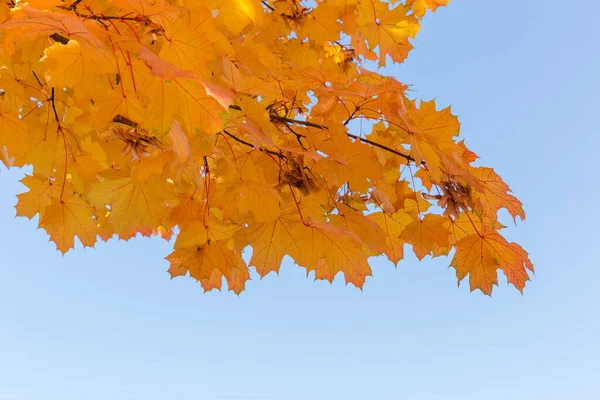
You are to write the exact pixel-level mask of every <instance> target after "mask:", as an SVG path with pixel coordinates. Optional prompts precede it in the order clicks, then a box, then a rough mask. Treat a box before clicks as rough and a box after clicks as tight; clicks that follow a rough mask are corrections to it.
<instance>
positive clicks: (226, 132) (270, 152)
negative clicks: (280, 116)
mask: <svg viewBox="0 0 600 400" xmlns="http://www.w3.org/2000/svg"><path fill="white" fill-rule="evenodd" d="M221 133H224V134H225V135H227V136H229V137H230V138H232V139H233V140H235V141H236V142H238V143H241V144H243V145H246V146H248V147H251V148H253V149H256V146H254V145H253V144H252V143H250V142H246V141H245V140H243V139H240V138H239V137H237V136H235V135H234V134H232V133H230V132H228V131H226V130H225V129H223V130H222V131H221ZM258 150H259V151H262V152H265V153H269V154H273V155H274V156H277V157H280V158H285V156H284V155H283V154H281V153H279V152H277V151H273V150H269V149H267V148H265V147H259V148H258Z"/></svg>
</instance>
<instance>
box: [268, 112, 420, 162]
mask: <svg viewBox="0 0 600 400" xmlns="http://www.w3.org/2000/svg"><path fill="white" fill-rule="evenodd" d="M355 112H356V111H355ZM270 117H271V120H275V121H281V122H287V123H292V124H298V125H304V126H309V127H311V128H318V129H324V130H328V129H329V127H327V126H324V125H320V124H316V123H314V122H310V121H301V120H297V119H291V118H286V117H282V116H280V115H271V116H270ZM346 135H347V136H349V137H351V138H353V139H358V140H360V141H361V142H363V143H366V144H370V145H371V146H375V147H378V148H380V149H382V150H385V151H389V152H390V153H393V154H395V155H397V156H400V157H403V158H404V159H406V160H407V161H413V162H414V161H415V159H414V158H412V157H411V156H409V155H408V154H404V153H401V152H399V151H398V150H394V149H392V148H391V147H387V146H385V145H383V144H380V143H377V142H374V141H372V140H369V139H365V138H363V137H361V136H358V135H354V134H352V133H349V132H346Z"/></svg>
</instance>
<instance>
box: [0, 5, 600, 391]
mask: <svg viewBox="0 0 600 400" xmlns="http://www.w3.org/2000/svg"><path fill="white" fill-rule="evenodd" d="M599 14H600V4H599V3H598V2H595V1H591V0H589V1H585V0H583V1H578V2H564V1H560V2H559V1H540V0H528V1H522V0H521V1H503V2H499V1H487V0H486V1H482V0H454V1H453V2H452V3H451V6H450V7H449V8H446V9H440V10H439V12H438V13H437V14H436V15H434V16H430V17H428V18H426V20H425V22H424V27H423V29H422V31H421V33H420V36H419V37H418V39H417V40H416V43H415V46H416V49H415V50H414V51H413V53H412V54H411V56H410V57H409V59H408V61H407V63H406V64H404V65H403V66H401V67H400V68H397V69H395V70H394V73H395V74H397V76H398V77H399V78H400V79H401V80H402V81H404V82H410V83H412V84H414V90H415V96H418V97H422V98H425V99H430V98H433V97H436V99H437V101H438V103H439V105H441V106H445V105H449V104H452V107H453V110H454V111H455V112H456V113H458V115H459V117H460V119H461V121H462V124H463V125H462V136H463V137H464V138H466V142H467V144H468V145H469V146H470V147H471V148H472V149H473V150H474V151H476V152H477V153H478V154H479V155H480V156H481V157H482V159H483V163H484V164H485V165H489V166H492V167H494V168H495V169H496V171H498V172H499V173H500V174H501V176H503V177H504V178H505V180H506V181H507V182H508V183H509V184H510V186H511V187H512V189H513V190H514V191H515V193H516V194H517V195H518V197H519V198H520V199H521V200H522V201H523V202H524V203H525V207H526V212H527V213H528V219H527V221H526V222H525V223H522V224H519V225H518V226H517V227H516V228H515V227H511V228H510V229H508V230H507V236H508V237H509V239H510V240H515V241H518V242H519V243H521V244H522V245H523V246H524V247H525V248H526V249H527V250H528V251H529V252H530V255H531V257H532V260H533V262H534V263H535V266H536V268H537V272H536V277H535V278H534V279H533V281H532V282H530V283H529V285H528V286H527V288H526V289H525V294H524V295H523V296H522V295H521V294H519V292H518V291H516V290H515V289H514V288H512V287H507V286H506V283H505V282H501V285H500V287H499V288H496V289H495V292H494V296H493V298H489V297H485V296H483V295H481V293H479V292H476V293H469V290H468V287H467V286H466V285H461V286H460V287H459V288H457V285H456V281H455V277H454V271H453V270H452V269H448V268H447V266H448V264H449V259H444V258H442V259H436V260H431V259H426V260H424V261H423V262H421V263H418V262H417V261H416V259H415V258H414V256H410V257H408V258H407V259H406V260H405V261H403V262H402V263H401V264H400V267H399V268H398V269H397V270H396V269H394V268H393V267H392V266H391V264H390V263H388V262H387V261H383V260H378V261H376V262H375V263H374V265H373V269H374V278H371V279H368V280H367V284H366V285H365V287H364V291H363V292H360V291H359V290H357V289H355V288H353V287H346V286H345V285H344V284H343V280H342V279H339V278H338V280H336V281H335V282H334V283H333V285H330V284H329V283H327V282H320V281H318V282H314V281H313V280H312V279H306V277H305V275H304V272H303V270H302V269H300V268H298V267H293V266H292V265H291V263H290V262H289V260H288V262H287V264H286V265H285V266H284V267H283V268H282V273H281V275H280V276H279V277H277V276H274V275H270V276H268V277H267V278H265V279H263V280H258V279H256V275H254V276H253V278H255V279H254V280H253V281H251V282H250V283H249V284H248V285H247V288H248V290H247V291H246V292H244V293H243V294H242V295H241V296H240V297H237V296H235V295H233V294H231V293H219V292H215V293H210V294H203V293H202V290H201V289H200V288H199V286H198V285H197V284H196V283H195V282H194V281H193V280H191V279H185V278H179V279H176V280H172V281H171V280H169V275H168V274H167V272H166V270H167V267H168V266H167V262H166V261H165V260H163V259H162V258H163V257H164V256H166V255H167V254H168V253H169V249H170V245H169V244H168V243H166V242H162V241H159V240H156V239H152V240H150V239H135V240H132V241H131V242H129V243H125V242H117V241H111V242H109V243H106V244H100V245H98V246H97V248H96V249H86V250H83V249H82V248H81V247H78V248H77V249H76V250H75V251H72V252H70V253H69V254H67V255H66V256H65V257H62V256H61V255H60V253H59V252H57V251H55V250H54V245H53V244H51V243H48V240H47V236H46V234H45V233H44V232H43V231H40V230H36V223H37V221H28V220H26V219H22V218H18V219H15V217H14V215H15V212H14V209H13V205H14V204H15V202H16V198H15V195H16V194H17V193H20V192H21V191H22V190H23V189H22V186H21V185H20V184H18V180H19V179H20V178H21V176H22V172H20V171H18V170H12V171H6V170H5V169H2V170H1V171H0V188H1V189H0V227H1V228H2V229H1V230H0V251H1V254H2V257H1V258H0V273H1V276H0V400H16V399H27V400H71V399H73V400H83V399H89V400H196V399H207V400H213V399H214V400H217V399H255V400H257V399H273V400H292V399H293V400H304V399H308V400H311V399H315V400H321V399H322V400H337V399H340V400H354V399H357V400H358V399H360V400H362V399H374V400H384V399H394V400H396V399H440V400H442V399H443V400H453V399H460V400H471V399H472V400H480V399H483V398H485V399H489V400H496V399H498V400H505V399H511V400H514V399H516V400H520V399H527V400H531V399H544V400H553V399H557V400H564V399H598V398H600V379H598V378H599V377H600V343H599V334H600V319H599V317H598V315H599V314H598V311H597V309H596V307H597V306H598V305H599V304H600V289H598V282H599V280H600V261H599V259H600V254H599V253H600V235H599V234H598V227H597V225H598V223H600V206H599V205H598V200H599V197H600V189H599V185H598V174H599V172H600V170H599V168H598V163H597V160H598V159H599V158H600V155H599V152H600V150H599V149H600V139H599V129H600V128H599V127H598V122H597V119H598V116H600V111H599V106H600V103H599V101H598V93H599V92H600V78H599V77H598V76H599V75H598V74H599V72H600V53H599V52H598V48H599V44H598V41H599V40H600V24H598V15H599ZM465 283H466V282H465Z"/></svg>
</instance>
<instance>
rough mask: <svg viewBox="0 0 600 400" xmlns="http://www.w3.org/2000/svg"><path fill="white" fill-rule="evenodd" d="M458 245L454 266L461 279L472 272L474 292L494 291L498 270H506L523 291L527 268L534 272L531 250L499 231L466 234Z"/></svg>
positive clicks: (517, 286)
mask: <svg viewBox="0 0 600 400" xmlns="http://www.w3.org/2000/svg"><path fill="white" fill-rule="evenodd" d="M455 247H456V254H455V255H454V258H453V259H452V263H451V264H450V265H451V266H452V267H454V268H455V269H456V277H457V278H458V280H459V281H461V280H462V279H463V278H464V277H465V276H467V275H469V283H470V286H471V291H473V290H475V289H480V290H481V291H482V292H483V293H485V294H491V293H492V286H493V285H497V284H498V274H497V270H498V269H501V270H502V271H504V273H505V274H506V277H507V279H508V282H509V283H512V284H513V285H514V286H515V287H516V288H517V289H519V290H520V291H523V288H524V287H525V282H527V281H528V280H529V276H528V274H527V270H529V271H531V272H533V264H532V263H531V261H529V257H528V255H527V252H525V250H523V248H522V247H521V246H519V245H518V244H516V243H508V242H507V241H506V239H504V238H503V237H502V236H500V235H498V234H496V233H491V234H487V235H481V234H473V235H469V236H466V237H464V238H462V239H461V240H459V241H458V242H457V243H456V246H455Z"/></svg>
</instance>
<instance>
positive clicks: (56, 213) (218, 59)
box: [0, 0, 533, 294]
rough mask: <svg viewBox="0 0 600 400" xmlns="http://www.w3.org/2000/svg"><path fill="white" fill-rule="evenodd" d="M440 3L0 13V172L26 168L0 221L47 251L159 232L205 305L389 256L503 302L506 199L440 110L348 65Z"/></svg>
mask: <svg viewBox="0 0 600 400" xmlns="http://www.w3.org/2000/svg"><path fill="white" fill-rule="evenodd" d="M448 1H449V0H406V1H403V2H398V1H392V2H389V1H381V0H368V1H365V0H317V1H311V2H302V1H298V0H265V1H260V0H193V1H192V0H73V1H70V0H30V1H29V2H19V1H16V0H9V1H8V2H3V3H2V5H1V6H0V7H1V11H0V12H1V13H2V18H1V21H2V22H1V23H0V40H1V41H2V48H1V51H0V66H1V68H0V89H1V96H0V158H1V159H2V162H3V163H4V164H5V165H6V166H9V167H10V166H16V167H22V166H25V165H31V167H32V171H33V172H32V174H31V175H28V176H26V177H25V178H24V179H23V181H22V182H23V184H24V185H25V186H26V187H27V188H28V189H29V191H27V192H26V193H23V194H21V195H19V201H18V204H17V206H16V208H17V214H18V215H20V216H25V217H28V218H32V217H34V216H35V215H39V226H40V227H41V228H43V229H45V230H46V231H47V232H48V234H49V235H50V239H51V240H52V241H54V242H55V243H56V246H57V248H58V249H59V250H60V251H61V252H66V251H68V250H69V249H71V248H72V247H73V246H74V244H75V237H77V238H78V239H79V241H80V242H81V243H82V244H83V245H84V246H94V244H95V243H96V241H97V240H100V239H101V240H108V239H109V238H111V237H114V236H117V237H119V238H121V239H125V240H127V239H129V238H132V237H134V236H135V235H137V234H141V235H145V236H149V235H153V234H160V235H162V236H163V237H164V238H167V239H168V238H170V237H171V234H172V233H173V231H174V229H177V230H178V231H179V234H178V236H177V239H176V241H175V244H174V251H173V252H172V253H171V254H170V255H169V256H168V257H167V259H168V261H169V262H170V264H171V266H170V268H169V272H170V274H171V275H172V276H179V275H188V274H189V275H190V276H192V277H193V278H195V279H197V280H198V281H199V282H200V283H201V285H202V287H203V288H204V289H205V290H211V289H214V288H217V289H220V288H221V284H222V282H223V280H224V279H225V280H226V282H227V287H228V288H229V289H230V290H233V291H235V292H236V293H239V292H240V291H242V290H243V289H244V285H245V282H246V281H247V280H248V279H249V277H250V274H249V267H254V268H255V269H256V271H257V272H258V273H259V274H260V275H261V276H263V275H266V274H268V273H269V272H271V271H275V272H277V271H278V270H279V268H280V265H281V262H282V259H283V257H284V256H286V255H288V256H290V257H292V258H293V259H294V260H295V262H296V263H297V264H298V265H300V266H302V267H304V268H306V270H307V271H314V273H315V277H316V278H317V279H327V280H333V279H334V277H335V276H336V275H337V274H338V273H340V272H342V273H343V276H344V278H345V280H346V282H351V283H352V284H354V285H355V286H357V287H362V285H363V284H364V282H365V278H366V277H367V276H369V275H371V269H370V267H369V263H368V258H369V257H371V256H377V255H385V256H387V257H388V258H389V259H390V260H391V261H392V262H393V263H397V262H399V261H400V260H401V259H402V258H403V256H404V249H405V247H406V246H407V245H409V246H412V249H413V251H414V253H415V254H416V256H417V257H418V258H419V259H422V258H424V257H426V256H433V257H436V256H441V255H447V254H449V253H451V252H453V254H454V255H453V258H452V261H451V266H452V267H454V268H455V269H456V274H457V278H458V279H459V281H460V280H462V279H463V278H465V277H466V276H469V283H470V287H471V289H472V290H475V289H480V290H481V291H482V292H484V293H486V294H489V293H491V291H492V286H493V285H494V284H497V282H498V278H497V271H498V269H500V270H502V272H503V273H504V274H505V275H506V277H507V279H508V282H509V283H511V284H513V285H514V286H515V287H516V288H517V289H519V290H522V289H523V287H524V285H525V283H526V281H527V280H528V279H529V272H531V271H533V266H532V264H531V262H530V261H529V259H528V256H527V253H526V252H525V251H524V250H523V249H522V248H521V247H520V246H519V245H518V244H516V243H509V242H507V241H506V240H505V239H504V238H503V237H502V236H501V235H500V234H499V233H498V231H499V230H500V229H501V228H503V225H501V224H500V223H499V222H498V221H497V214H498V211H499V210H500V209H506V210H507V211H508V212H509V213H510V214H511V215H512V217H513V218H515V219H516V217H520V218H521V219H523V218H524V212H523V208H522V206H521V203H520V202H519V201H518V200H517V199H516V198H515V197H513V196H512V195H511V194H510V190H509V187H508V186H507V185H506V184H505V183H504V182H503V181H502V179H501V178H500V177H499V176H498V175H497V174H496V173H495V172H494V171H493V170H492V169H491V168H485V167H477V166H474V165H473V162H474V161H475V160H476V158H477V156H476V155H475V154H474V153H473V152H472V151H470V150H469V149H467V147H466V146H465V145H464V142H463V141H458V139H457V136H458V134H459V128H460V125H459V122H458V120H457V118H456V117H455V116H454V115H452V113H451V112H450V110H449V109H448V108H446V109H441V110H438V109H437V107H436V105H435V104H434V102H432V101H431V102H420V103H419V102H416V101H414V100H411V99H409V98H408V97H407V94H406V89H407V86H406V85H405V84H403V83H400V82H399V81H397V80H396V79H394V78H393V77H386V76H382V75H380V74H378V73H376V72H373V71H372V70H369V69H367V68H366V67H365V65H367V64H369V63H371V64H372V63H376V64H377V65H378V66H385V65H386V64H390V63H401V62H403V61H404V59H405V58H406V56H407V54H408V53H409V51H410V49H411V47H412V46H411V43H410V40H411V39H412V38H413V37H414V36H415V35H416V34H417V32H418V31H419V28H420V22H421V18H422V17H423V16H424V15H425V13H426V12H427V11H434V10H435V9H436V8H437V7H439V6H444V5H446V4H447V3H448ZM359 127H360V128H361V129H358V128H359ZM365 127H368V128H365ZM246 248H251V249H252V256H251V258H250V260H249V263H246V261H244V259H243V258H242V251H243V250H244V249H246Z"/></svg>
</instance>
